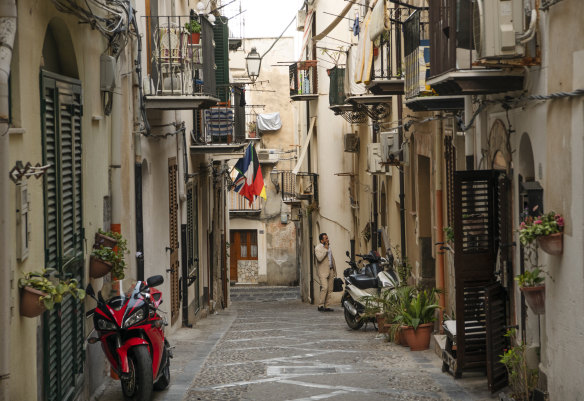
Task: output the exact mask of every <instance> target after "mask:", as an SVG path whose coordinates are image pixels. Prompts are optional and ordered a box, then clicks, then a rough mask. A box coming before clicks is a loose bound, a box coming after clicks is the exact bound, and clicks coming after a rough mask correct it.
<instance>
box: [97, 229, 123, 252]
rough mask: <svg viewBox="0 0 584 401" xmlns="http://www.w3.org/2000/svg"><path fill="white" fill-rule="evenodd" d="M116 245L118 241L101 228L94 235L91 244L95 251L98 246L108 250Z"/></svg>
mask: <svg viewBox="0 0 584 401" xmlns="http://www.w3.org/2000/svg"><path fill="white" fill-rule="evenodd" d="M117 244H118V240H116V239H115V238H113V237H112V236H111V234H110V233H108V232H106V231H103V230H102V229H101V228H100V229H98V230H97V232H96V233H95V239H94V242H93V248H94V249H97V248H99V247H100V246H109V247H110V248H113V247H115V246H116V245H117Z"/></svg>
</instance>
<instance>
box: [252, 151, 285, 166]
mask: <svg viewBox="0 0 584 401" xmlns="http://www.w3.org/2000/svg"><path fill="white" fill-rule="evenodd" d="M257 152H258V160H259V162H260V163H264V164H265V163H278V161H279V160H280V158H279V156H280V155H279V154H278V150H277V149H258V150H257Z"/></svg>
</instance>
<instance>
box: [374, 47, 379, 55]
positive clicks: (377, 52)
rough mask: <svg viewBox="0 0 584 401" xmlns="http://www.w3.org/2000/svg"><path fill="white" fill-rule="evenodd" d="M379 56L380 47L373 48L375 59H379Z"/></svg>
mask: <svg viewBox="0 0 584 401" xmlns="http://www.w3.org/2000/svg"><path fill="white" fill-rule="evenodd" d="M377 56H379V47H374V48H373V57H377Z"/></svg>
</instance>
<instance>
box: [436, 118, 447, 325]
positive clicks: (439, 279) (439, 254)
mask: <svg viewBox="0 0 584 401" xmlns="http://www.w3.org/2000/svg"><path fill="white" fill-rule="evenodd" d="M439 124H440V129H439V130H438V132H437V133H436V135H434V141H435V142H434V168H435V173H434V182H435V185H436V242H437V244H436V247H437V248H436V262H437V266H436V268H437V272H436V273H437V274H436V288H438V289H440V290H444V289H445V288H444V251H443V250H442V249H441V247H442V246H443V245H444V220H443V217H444V215H443V206H442V161H443V155H444V151H443V148H442V136H443V129H442V124H441V123H439ZM445 307H446V300H445V297H444V292H441V293H440V312H439V316H440V317H439V319H440V321H439V325H438V327H442V319H443V316H444V308H445Z"/></svg>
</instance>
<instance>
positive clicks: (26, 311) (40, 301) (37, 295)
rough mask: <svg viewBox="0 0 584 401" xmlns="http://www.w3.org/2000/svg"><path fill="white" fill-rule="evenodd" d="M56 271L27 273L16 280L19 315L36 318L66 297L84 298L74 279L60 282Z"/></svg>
mask: <svg viewBox="0 0 584 401" xmlns="http://www.w3.org/2000/svg"><path fill="white" fill-rule="evenodd" d="M55 273H56V270H55V269H52V268H49V269H43V270H42V271H40V272H37V271H33V272H28V273H26V274H25V275H24V277H22V278H20V279H19V280H18V286H19V287H20V288H21V289H22V292H21V296H20V314H21V315H22V316H26V317H36V316H39V315H40V314H41V313H43V312H44V311H45V310H51V309H53V308H54V307H55V304H57V303H60V302H62V301H63V298H64V297H65V296H67V295H71V296H73V297H75V298H77V299H80V300H82V299H83V298H85V290H83V289H82V288H78V287H79V282H78V281H77V280H76V279H67V280H60V279H59V278H57V277H56V276H55Z"/></svg>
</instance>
